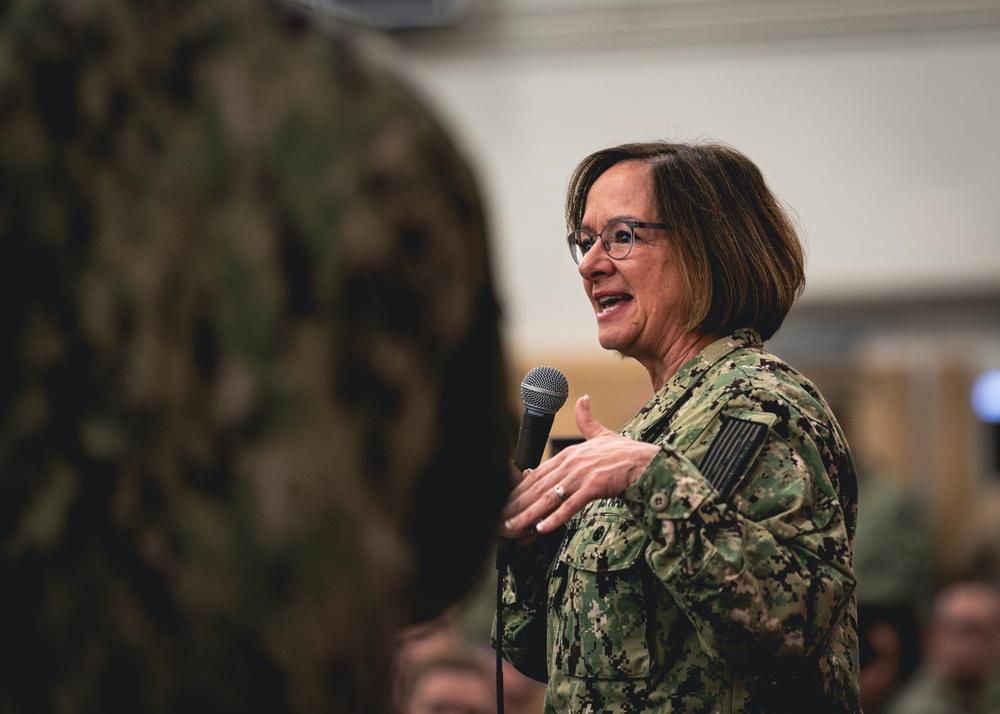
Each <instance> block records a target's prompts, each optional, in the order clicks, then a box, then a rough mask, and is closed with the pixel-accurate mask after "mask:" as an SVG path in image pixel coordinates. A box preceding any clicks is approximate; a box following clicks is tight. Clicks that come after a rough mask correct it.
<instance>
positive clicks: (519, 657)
mask: <svg viewBox="0 0 1000 714" xmlns="http://www.w3.org/2000/svg"><path fill="white" fill-rule="evenodd" d="M564 531H565V529H559V530H557V531H554V532H552V533H549V534H546V535H543V536H540V537H539V538H538V539H537V540H536V541H535V542H534V543H532V544H531V545H530V546H527V547H525V548H517V547H516V546H512V547H505V548H502V549H501V555H500V557H501V558H502V559H503V560H502V563H503V564H504V566H505V567H503V570H502V571H501V573H500V575H501V577H504V583H503V605H502V612H501V622H502V624H503V633H502V643H503V656H504V659H506V660H507V661H508V662H510V663H511V664H512V665H514V667H515V669H517V670H518V671H519V672H521V673H522V674H524V675H526V676H528V677H531V678H532V679H534V680H537V681H539V682H544V681H547V679H548V674H547V668H548V667H547V662H546V651H547V649H546V615H547V613H548V608H547V595H548V590H547V585H548V578H547V574H548V571H549V567H550V565H551V563H552V561H553V560H554V559H555V554H556V551H557V550H558V548H559V544H560V542H561V541H562V538H563V535H564ZM496 624H497V623H496V621H494V630H493V646H494V647H496V645H497V637H496V634H497V628H496Z"/></svg>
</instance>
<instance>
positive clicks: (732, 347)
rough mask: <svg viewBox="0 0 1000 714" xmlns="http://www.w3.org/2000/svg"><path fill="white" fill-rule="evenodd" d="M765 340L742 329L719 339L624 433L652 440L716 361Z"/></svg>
mask: <svg viewBox="0 0 1000 714" xmlns="http://www.w3.org/2000/svg"><path fill="white" fill-rule="evenodd" d="M762 346H763V341H762V340H761V339H760V335H759V334H758V333H757V331H756V330H754V329H751V328H741V329H739V330H736V331H735V332H733V333H732V334H730V335H728V336H727V337H723V338H721V339H718V340H716V341H715V342H713V343H712V344H710V345H708V346H707V347H706V348H705V349H703V350H702V351H701V352H699V353H698V354H696V355H695V356H694V357H692V358H691V359H689V360H688V361H687V362H685V363H684V364H683V365H682V366H681V368H680V369H678V370H677V372H675V373H674V375H673V376H672V377H671V378H670V379H669V380H667V383H666V384H665V385H663V387H662V388H661V389H660V390H659V391H658V392H657V393H656V394H654V395H653V398H652V399H650V400H649V401H648V402H647V403H646V406H644V407H643V408H642V409H641V410H640V411H639V413H638V414H636V415H635V417H634V418H633V419H632V420H631V421H630V422H629V423H628V424H626V425H625V428H624V429H623V430H622V432H623V433H625V434H627V435H630V436H632V437H633V438H638V439H641V440H642V441H648V440H649V439H648V438H647V436H648V435H649V432H652V431H655V430H656V429H655V427H656V426H657V424H659V423H660V422H661V421H663V420H664V419H666V418H667V417H669V416H670V415H671V414H673V413H674V412H675V411H676V410H677V409H678V408H679V407H680V405H681V404H683V403H684V401H686V399H687V396H688V395H689V394H690V393H691V391H692V390H693V389H694V388H695V386H697V385H698V383H699V382H701V380H702V379H703V378H704V377H705V375H706V374H707V373H708V372H709V370H711V369H712V368H713V367H714V366H715V365H716V364H718V363H719V362H721V361H722V360H723V359H725V358H726V357H727V356H728V355H730V354H732V353H733V352H735V351H736V350H741V349H748V348H759V347H762Z"/></svg>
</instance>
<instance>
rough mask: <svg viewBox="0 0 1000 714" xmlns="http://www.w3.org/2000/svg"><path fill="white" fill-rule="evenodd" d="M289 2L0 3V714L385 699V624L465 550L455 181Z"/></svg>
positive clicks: (503, 416) (482, 409)
mask: <svg viewBox="0 0 1000 714" xmlns="http://www.w3.org/2000/svg"><path fill="white" fill-rule="evenodd" d="M304 13H305V11H304V10H301V9H298V8H295V7H292V6H289V5H282V4H278V3H274V2H257V1H255V0H162V1H158V2H149V1H148V0H94V1H93V2H79V1H78V0H33V1H28V0H24V1H22V0H14V1H13V2H8V3H4V4H3V5H2V7H0V48H2V49H0V54H2V61H0V250H2V251H3V256H2V259H0V291H2V296H0V298H2V299H0V334H2V335H3V340H2V343H0V360H2V370H0V374H2V381H0V390H2V393H0V409H2V415H0V514H2V515H0V583H2V584H3V585H2V587H0V651H2V653H3V661H4V666H3V668H2V670H0V711H5V712H8V711H9V712H18V711H61V712H83V711H100V712H175V711H234V712H237V711H238V712H245V711H268V712H289V711H300V712H317V711H334V712H385V711H390V709H391V706H392V705H391V688H390V687H388V686H387V685H386V682H387V681H388V680H389V678H390V676H391V656H392V643H393V637H394V635H395V633H396V632H397V630H398V629H399V628H401V627H402V626H403V625H405V624H407V623H410V622H413V621H420V620H423V619H426V618H431V617H433V616H435V615H437V614H438V613H440V612H441V611H442V610H443V609H444V608H445V607H446V606H448V605H450V604H451V603H454V602H456V601H457V600H458V599H459V598H461V597H462V596H463V595H464V594H465V592H466V591H467V590H468V589H469V588H470V587H471V586H472V585H473V584H474V583H475V582H476V580H477V579H478V578H479V577H480V576H481V573H482V570H483V568H484V567H485V566H486V558H487V555H488V552H489V550H490V548H491V542H492V536H493V527H494V524H495V522H496V518H497V516H498V514H499V512H500V509H501V507H502V505H503V502H504V499H505V497H506V495H507V493H508V492H509V490H510V478H509V477H510V474H509V471H508V468H509V467H508V463H509V462H508V458H509V448H508V447H509V441H510V438H509V437H510V434H511V428H510V427H511V423H512V418H511V413H510V411H509V409H508V405H507V404H506V396H505V395H506V390H505V385H504V365H503V359H502V353H501V349H500V344H499V332H498V324H497V322H498V307H497V303H496V300H495V297H494V293H493V290H492V287H491V278H490V271H489V262H488V246H487V236H486V232H485V227H484V226H485V224H484V217H483V209H482V204H481V200H480V195H479V193H478V190H477V187H476V184H475V182H474V179H473V176H472V174H471V173H470V170H469V167H468V166H467V165H466V162H465V161H464V160H463V158H462V157H461V156H460V155H459V154H458V153H457V152H456V150H455V148H454V146H453V144H452V142H451V141H450V140H449V138H448V136H446V135H445V134H444V133H443V132H442V131H441V129H440V128H439V125H438V123H437V121H436V120H435V119H434V117H433V116H431V115H430V114H429V113H428V112H427V111H426V110H425V109H424V108H423V105H422V103H421V101H420V100H419V98H418V97H416V96H415V95H414V94H413V93H412V92H411V90H410V89H409V88H408V84H407V83H406V82H405V80H403V79H402V78H401V77H400V76H399V75H398V73H397V72H396V70H395V69H393V67H392V66H391V63H390V61H388V60H387V58H386V57H385V56H383V49H382V48H383V45H382V44H381V42H380V41H378V40H377V39H375V38H371V37H369V36H368V35H364V36H362V34H360V31H359V30H357V28H344V27H340V26H336V25H334V24H332V22H328V21H327V19H326V18H320V17H318V16H307V15H306V14H304ZM470 391H474V392H475V403H474V405H470V403H469V399H470V398H469V393H470ZM473 407H474V411H475V414H476V418H475V419H470V418H469V413H470V409H472V408H473ZM471 472H474V473H475V474H476V492H475V497H474V498H470V497H468V474H469V473H471Z"/></svg>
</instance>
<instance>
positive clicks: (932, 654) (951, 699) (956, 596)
mask: <svg viewBox="0 0 1000 714" xmlns="http://www.w3.org/2000/svg"><path fill="white" fill-rule="evenodd" d="M886 711H887V712H888V714H1000V588H998V587H997V586H996V585H994V584H993V583H989V582H984V581H977V580H956V581H954V582H951V583H948V584H947V585H945V586H944V587H943V588H942V589H941V590H940V592H939V593H938V594H937V596H936V597H935V598H934V602H933V604H932V609H931V614H930V622H929V624H928V628H927V632H926V634H925V641H924V648H923V660H922V663H921V666H920V669H919V670H918V671H917V674H916V675H915V676H914V677H913V679H911V680H910V682H909V684H908V685H907V686H906V687H905V688H904V689H903V690H902V691H901V692H900V694H899V695H898V697H897V698H896V699H895V700H894V701H893V703H892V704H891V705H890V706H889V708H888V709H887V710H886Z"/></svg>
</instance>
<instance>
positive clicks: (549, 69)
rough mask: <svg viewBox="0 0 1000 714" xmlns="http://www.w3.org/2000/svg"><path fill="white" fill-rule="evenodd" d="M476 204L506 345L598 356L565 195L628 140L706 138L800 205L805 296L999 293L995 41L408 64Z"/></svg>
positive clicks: (413, 56)
mask: <svg viewBox="0 0 1000 714" xmlns="http://www.w3.org/2000/svg"><path fill="white" fill-rule="evenodd" d="M410 60H411V68H412V70H413V72H414V74H415V75H416V78H417V79H418V81H419V82H420V83H421V84H422V85H423V86H424V88H425V89H426V92H427V93H428V94H429V96H430V98H431V99H432V101H433V102H435V103H436V104H437V105H438V107H439V109H440V111H441V113H442V114H443V116H444V118H445V120H446V121H448V122H450V123H451V125H452V127H453V130H454V131H455V133H456V134H457V136H458V137H459V139H460V141H461V142H462V143H464V145H465V146H466V148H467V150H468V153H469V154H470V156H471V158H472V160H473V162H474V164H475V165H476V167H477V169H478V171H479V175H480V177H481V179H482V182H483V188H484V189H485V193H486V196H487V199H488V203H489V208H490V211H491V216H492V222H493V227H494V238H495V240H494V255H495V261H494V262H495V265H496V267H497V278H498V283H499V287H500V291H501V295H502V299H503V300H504V305H505V310H506V315H507V318H506V323H507V332H508V338H509V340H510V344H511V345H512V346H513V348H514V349H515V350H521V349H528V348H530V350H531V351H533V352H537V351H552V352H574V353H577V354H586V353H589V352H599V351H600V348H599V347H598V346H597V344H596V339H595V338H596V330H595V327H594V320H593V317H592V315H591V312H590V308H589V306H588V304H587V303H586V301H585V299H584V297H583V294H582V290H581V287H580V278H579V276H578V275H577V274H576V271H575V266H574V265H573V263H572V261H571V259H570V257H569V254H568V252H567V250H566V247H565V242H564V240H563V236H564V234H565V226H564V222H563V213H562V212H563V200H564V191H565V187H566V182H567V179H568V177H569V174H570V172H571V171H572V169H573V168H574V166H575V165H576V163H577V162H578V161H579V160H580V159H581V158H582V157H583V156H584V155H586V154H587V153H589V152H591V151H593V150H596V149H599V148H603V147H606V146H610V145H613V144H616V143H619V142H623V141H632V140H643V139H650V138H675V139H678V138H679V139H695V138H698V137H706V138H712V139H717V140H722V141H725V142H727V143H730V144H732V145H734V146H735V147H737V148H738V149H740V150H742V151H744V152H745V153H747V154H748V155H749V156H750V157H751V158H752V159H754V160H755V161H756V162H757V163H758V165H759V166H760V167H761V169H762V170H763V172H764V175H765V176H766V177H767V178H768V179H769V181H770V183H771V186H772V188H773V189H774V190H775V191H776V192H777V193H778V195H779V196H781V197H782V198H783V199H784V200H785V201H786V202H787V203H788V204H790V205H791V206H792V208H793V209H795V211H796V213H797V214H798V217H799V223H800V225H801V227H802V229H803V237H804V242H805V244H806V248H807V253H808V287H807V291H806V294H805V296H804V300H819V299H826V298H837V297H841V296H845V295H853V296H858V295H864V294H872V295H886V294H915V293H920V292H923V291H935V290H949V289H959V288H967V287H969V286H994V287H995V286H997V285H998V284H1000V198H998V195H997V194H998V189H1000V39H998V38H992V39H991V38H989V37H988V36H987V37H986V38H983V37H978V38H977V37H976V36H973V35H970V34H964V35H963V34H952V35H936V36H931V35H915V36H909V37H905V38H900V37H896V38H895V39H887V38H879V37H874V38H868V39H866V40H864V41H858V40H855V41H846V40H845V41H841V42H836V41H832V40H827V41H824V42H823V43H821V44H817V43H812V44H811V45H810V44H807V43H799V44H790V43H783V44H780V45H770V46H769V45H764V44H756V45H752V46H747V47H744V48H743V49H738V48H727V49H719V48H714V49H706V48H697V47H694V48H690V49H686V50H680V49H674V50H662V51H657V50H649V49H646V50H641V51H632V52H620V53H614V54H611V53H606V52H580V53H565V52H562V53H555V54H551V55H545V54H542V53H531V54H527V55H522V56H504V55H502V54H497V53H489V54H484V55H482V56H476V54H475V53H469V52H463V53H461V54H460V55H451V56H446V55H443V54H441V53H435V54H431V53H425V54H421V53H419V52H411V53H410Z"/></svg>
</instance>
